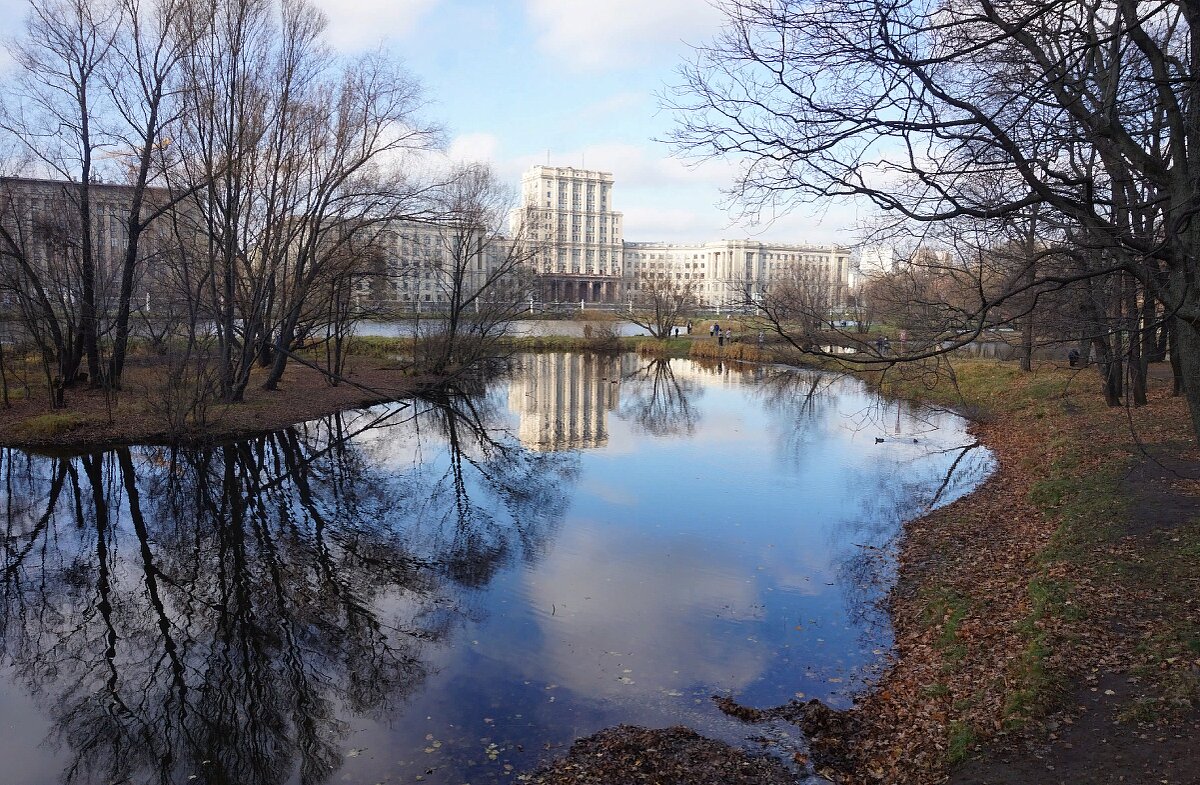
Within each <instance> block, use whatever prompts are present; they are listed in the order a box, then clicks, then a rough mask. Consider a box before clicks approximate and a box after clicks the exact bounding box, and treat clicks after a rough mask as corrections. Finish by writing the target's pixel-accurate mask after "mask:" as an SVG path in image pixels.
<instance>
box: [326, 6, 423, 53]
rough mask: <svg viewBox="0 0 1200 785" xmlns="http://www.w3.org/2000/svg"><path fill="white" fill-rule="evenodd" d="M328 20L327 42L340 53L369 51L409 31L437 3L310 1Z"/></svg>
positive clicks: (401, 36)
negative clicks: (313, 2)
mask: <svg viewBox="0 0 1200 785" xmlns="http://www.w3.org/2000/svg"><path fill="white" fill-rule="evenodd" d="M314 1H315V3H316V5H317V6H318V7H319V8H320V9H321V10H323V11H324V12H325V15H326V16H327V17H328V19H329V41H330V43H332V44H333V45H334V47H336V48H337V49H339V50H341V51H343V52H357V51H362V50H364V49H372V48H374V47H376V46H379V45H380V44H381V43H383V42H384V41H387V40H389V39H395V38H403V37H404V36H406V35H408V34H409V33H411V32H412V31H413V29H414V28H415V27H416V25H417V23H418V22H420V21H421V18H422V17H423V16H425V14H427V13H428V12H429V11H430V10H431V9H432V8H433V7H434V6H435V5H437V3H438V0H353V2H336V0H314Z"/></svg>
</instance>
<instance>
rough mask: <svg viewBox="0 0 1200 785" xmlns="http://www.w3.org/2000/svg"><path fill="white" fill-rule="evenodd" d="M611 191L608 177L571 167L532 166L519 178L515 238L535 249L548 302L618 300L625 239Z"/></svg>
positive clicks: (537, 267)
mask: <svg viewBox="0 0 1200 785" xmlns="http://www.w3.org/2000/svg"><path fill="white" fill-rule="evenodd" d="M612 190H613V176H612V173H610V172H596V171H590V170H586V169H575V168H573V167H569V166H568V167H557V166H535V167H533V168H532V169H529V170H528V171H526V172H525V174H524V175H523V176H522V177H521V207H520V208H518V209H517V210H516V211H514V213H513V216H512V229H513V234H514V237H515V238H519V239H520V241H523V242H527V243H531V244H533V245H534V246H535V247H536V248H537V254H536V256H535V267H536V270H537V272H538V273H539V274H540V275H541V277H542V281H543V289H544V290H543V297H544V298H545V299H546V300H548V301H551V302H578V301H580V300H583V301H587V302H610V303H611V302H618V301H619V300H620V298H621V263H622V247H623V242H622V239H623V238H622V227H621V214H620V213H618V212H616V211H614V210H613V209H612V205H613V200H612Z"/></svg>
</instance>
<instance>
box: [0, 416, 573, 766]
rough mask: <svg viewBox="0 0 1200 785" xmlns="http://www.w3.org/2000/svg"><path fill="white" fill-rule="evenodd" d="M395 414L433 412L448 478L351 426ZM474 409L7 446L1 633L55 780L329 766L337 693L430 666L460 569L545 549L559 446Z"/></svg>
mask: <svg viewBox="0 0 1200 785" xmlns="http://www.w3.org/2000/svg"><path fill="white" fill-rule="evenodd" d="M409 418H415V419H416V420H417V421H418V424H419V423H420V422H429V421H433V422H436V423H438V427H439V428H440V429H441V430H442V432H443V435H444V437H445V438H444V441H442V442H441V449H440V455H439V456H437V458H436V459H430V458H429V456H428V455H426V456H425V458H426V459H429V460H433V461H434V462H439V464H440V465H448V466H450V467H451V468H450V469H449V470H448V473H449V477H450V478H451V482H450V486H451V492H450V493H449V494H448V495H443V494H442V493H441V490H440V489H439V488H434V489H433V493H431V494H422V491H421V487H420V482H419V479H418V480H417V481H414V479H413V478H414V477H415V478H420V477H421V476H423V474H424V473H425V471H426V466H425V464H424V463H423V462H422V461H418V460H414V463H413V464H411V465H409V466H407V467H404V466H401V467H395V466H392V467H387V466H382V465H381V464H380V463H379V462H378V461H375V460H373V459H372V457H371V455H370V451H369V450H367V449H364V448H363V446H362V445H360V444H359V443H358V440H357V439H355V438H353V437H354V436H355V435H356V433H357V432H358V431H361V430H374V429H378V428H380V427H382V426H385V425H399V424H400V422H401V421H402V420H405V419H409ZM486 420H487V412H485V411H482V410H479V409H473V408H472V407H471V406H470V405H469V403H467V404H466V405H464V401H461V400H449V399H447V400H442V401H431V402H424V403H420V404H416V405H414V406H413V407H411V408H408V409H398V410H391V411H390V412H388V413H386V414H385V415H384V416H383V417H382V418H381V419H380V418H378V417H376V416H374V415H372V416H369V417H368V416H363V415H360V416H354V417H351V418H349V419H347V418H343V417H340V416H339V417H332V418H328V419H326V420H322V421H319V422H315V423H310V424H307V425H303V426H298V427H295V428H290V429H287V430H285V431H280V432H278V433H274V434H270V435H268V436H263V437H259V438H256V439H251V440H247V441H242V442H237V443H234V444H230V445H221V446H213V447H208V448H199V449H189V450H184V449H170V448H152V449H149V448H138V449H130V448H122V449H117V450H113V451H110V452H106V453H97V454H90V455H83V456H77V457H60V458H51V457H39V456H32V455H29V454H27V453H23V452H19V451H12V450H8V451H3V452H0V481H2V482H3V488H2V489H0V499H2V500H3V509H4V524H5V528H4V531H3V535H0V555H2V558H3V568H4V580H3V587H2V592H3V599H2V601H3V608H2V611H0V647H2V651H0V653H2V654H3V655H4V656H5V658H6V660H8V661H9V662H10V663H11V665H12V668H13V670H14V672H15V673H16V674H17V677H18V678H19V679H20V680H21V681H23V682H24V683H25V684H26V685H27V688H28V689H29V691H30V692H31V693H32V695H33V696H34V697H35V699H36V701H37V702H38V703H39V704H40V705H41V706H43V707H44V710H45V711H46V713H47V714H48V716H49V718H50V720H51V722H52V727H53V730H52V735H51V739H50V741H51V742H52V743H54V744H55V745H56V746H58V747H60V748H61V749H62V750H64V752H65V755H66V768H65V770H64V773H63V775H62V780H63V781H64V782H67V783H75V782H79V783H87V782H126V781H134V782H160V783H176V782H185V781H188V778H189V777H190V776H191V775H198V777H200V778H202V779H201V781H207V782H209V783H248V784H252V785H258V784H259V783H262V784H264V785H265V784H267V783H280V782H286V781H289V780H291V779H293V778H298V779H299V780H300V781H301V782H305V783H319V782H323V781H326V780H327V779H329V777H330V775H331V774H332V773H333V772H334V771H335V770H336V769H337V768H338V767H339V766H340V764H341V761H342V755H343V750H342V743H343V741H344V735H345V730H346V724H345V717H346V713H347V712H352V713H369V712H380V711H385V710H387V709H388V708H389V707H391V706H393V705H395V704H396V703H397V702H400V701H403V700H404V699H405V698H406V696H408V695H409V694H410V693H411V692H412V691H413V690H414V689H416V688H417V687H418V686H419V685H420V684H421V683H422V681H423V680H424V679H425V677H426V667H427V666H426V664H425V663H426V660H427V656H426V649H427V648H428V647H429V646H435V645H437V644H438V643H439V642H440V641H443V640H444V639H445V638H446V636H447V635H448V634H449V632H450V631H451V630H452V629H453V627H454V624H455V623H456V619H457V618H458V614H460V613H461V612H462V609H461V603H460V602H459V600H458V599H457V597H456V593H455V590H454V589H453V585H454V582H458V583H462V584H467V585H478V584H480V583H483V582H486V581H487V580H489V579H490V578H491V576H492V575H493V574H494V572H495V569H496V568H497V566H498V565H499V564H500V563H501V562H502V557H501V556H500V555H505V556H506V555H508V554H511V553H513V552H516V551H520V550H524V551H526V552H527V553H531V554H536V553H538V552H540V550H541V549H542V548H543V547H544V539H545V538H546V537H547V536H549V535H550V534H551V533H552V531H553V529H554V525H555V524H556V521H557V518H558V517H560V516H561V512H562V509H563V504H564V502H562V501H561V499H562V498H563V497H564V495H565V494H563V493H562V489H561V487H560V486H561V483H563V482H564V481H566V480H568V479H569V477H570V471H569V469H570V467H569V466H568V467H566V468H565V469H564V467H562V466H558V465H557V463H562V459H561V458H558V459H556V456H555V455H553V454H543V455H536V456H529V455H528V454H526V453H524V451H522V450H520V449H519V448H516V447H514V446H512V445H509V444H505V443H504V442H503V440H502V439H500V438H496V437H494V436H493V435H491V434H490V433H489V431H488V427H487V426H488V423H487V421H486ZM404 427H405V428H408V429H411V428H412V424H411V423H410V424H408V425H406V426H404ZM426 449H427V450H431V449H432V447H431V445H430V444H429V440H426ZM556 460H557V463H556ZM483 496H490V497H491V499H492V500H493V501H498V502H499V503H500V506H502V507H503V510H504V514H503V515H502V514H499V513H497V512H494V511H493V512H488V510H487V508H488V505H489V503H490V502H488V501H484V500H483V499H482V498H481V497H483ZM420 515H426V516H429V515H432V516H433V517H436V518H439V519H441V520H446V521H449V522H451V523H452V526H451V528H452V530H453V536H452V537H450V538H448V539H447V538H443V537H442V536H441V534H440V530H439V531H428V530H426V529H424V528H422V527H421V526H417V525H414V521H415V519H416V517H417V516H420ZM498 554H500V555H498Z"/></svg>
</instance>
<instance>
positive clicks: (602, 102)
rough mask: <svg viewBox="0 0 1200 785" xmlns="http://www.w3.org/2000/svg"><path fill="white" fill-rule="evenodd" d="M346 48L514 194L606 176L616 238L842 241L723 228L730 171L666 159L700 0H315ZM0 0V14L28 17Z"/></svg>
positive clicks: (722, 165)
mask: <svg viewBox="0 0 1200 785" xmlns="http://www.w3.org/2000/svg"><path fill="white" fill-rule="evenodd" d="M314 2H316V4H317V5H318V6H320V7H321V8H323V9H324V10H325V12H326V14H327V15H328V17H329V36H330V40H331V41H332V43H333V44H334V45H335V46H336V47H337V48H338V49H339V50H341V51H342V52H344V53H346V54H354V53H357V52H361V51H364V50H370V49H375V48H377V47H381V46H382V47H385V48H387V49H389V50H390V51H392V52H393V53H394V54H395V55H397V56H398V57H399V58H400V59H401V61H402V62H403V63H404V64H405V65H406V67H407V68H408V70H409V71H411V72H412V74H413V75H414V76H415V77H416V79H417V80H418V81H419V82H420V83H421V84H422V85H424V87H425V90H426V92H427V94H428V96H429V98H430V99H431V104H430V106H429V108H428V110H427V111H428V115H429V119H431V120H433V121H434V122H436V123H438V124H440V125H442V126H443V127H444V128H445V129H446V136H447V142H448V145H449V150H448V152H449V154H450V155H451V156H453V157H455V158H457V159H470V160H483V161H488V162H490V163H492V164H493V165H494V167H495V168H496V170H497V172H498V173H499V174H500V176H501V177H502V178H504V179H505V180H506V181H508V182H511V183H512V185H513V187H514V188H516V187H517V186H519V184H520V175H521V172H522V171H524V170H525V169H526V168H528V167H529V166H532V165H535V164H545V163H547V162H549V163H550V164H552V165H556V166H575V167H584V168H589V169H601V170H604V171H609V172H612V173H613V175H614V177H615V179H616V185H615V188H616V190H615V193H614V205H615V207H616V209H617V210H620V211H621V212H623V213H624V214H625V239H627V240H633V241H638V240H643V241H646V240H664V241H689V240H690V241H702V240H715V239H718V238H740V237H756V238H759V239H766V240H778V241H784V242H787V241H790V242H821V243H824V242H841V243H844V244H851V243H852V242H853V241H854V234H853V226H854V225H855V224H856V223H857V221H856V216H855V213H854V210H853V209H852V208H850V207H848V206H845V205H829V204H826V205H819V206H812V205H805V206H801V207H800V208H798V209H796V210H795V211H794V212H793V213H791V214H789V215H786V216H783V217H780V218H777V219H776V220H775V221H774V222H772V223H771V224H770V225H759V226H749V225H746V224H744V223H736V222H735V221H734V218H733V214H732V213H731V212H730V211H729V210H727V209H725V208H724V207H723V206H722V201H723V199H722V194H721V188H722V186H727V185H728V184H729V183H730V180H731V172H732V168H731V163H730V162H717V163H709V164H705V165H703V166H701V167H699V168H693V167H689V166H687V165H685V164H684V163H683V162H681V161H680V160H677V159H675V158H672V157H671V151H670V150H669V149H668V147H667V146H666V145H664V144H663V143H661V142H656V141H654V140H655V139H656V138H663V137H665V136H666V134H667V132H668V131H669V130H670V127H671V118H670V116H669V115H668V114H667V113H666V112H664V111H662V110H660V108H659V105H658V98H657V97H656V95H657V94H660V93H662V92H663V91H664V90H665V88H666V86H667V85H668V84H670V83H671V82H672V81H673V79H674V74H675V69H676V68H677V66H678V65H679V64H680V63H681V62H682V61H683V60H684V59H685V58H687V57H688V56H689V54H690V51H691V50H690V49H689V46H688V44H689V43H690V44H698V43H705V42H706V41H708V40H709V39H710V38H711V37H712V36H713V34H714V33H716V32H717V30H719V29H720V25H721V14H720V13H719V12H718V11H717V10H716V9H714V8H713V7H712V6H711V5H710V4H709V0H314ZM27 8H28V5H27V0H0V15H2V16H0V18H5V19H9V20H11V22H12V23H11V24H10V25H9V26H8V30H7V32H8V34H9V35H15V34H18V32H19V29H20V28H19V25H18V24H16V23H15V22H16V20H18V19H22V18H23V17H24V16H25V15H26V13H27Z"/></svg>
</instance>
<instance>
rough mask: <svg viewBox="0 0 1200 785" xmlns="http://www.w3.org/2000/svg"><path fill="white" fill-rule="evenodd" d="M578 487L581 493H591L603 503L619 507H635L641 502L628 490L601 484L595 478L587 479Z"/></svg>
mask: <svg viewBox="0 0 1200 785" xmlns="http://www.w3.org/2000/svg"><path fill="white" fill-rule="evenodd" d="M576 487H578V488H579V491H580V492H581V493H590V494H591V495H592V496H595V497H596V498H597V499H600V500H601V501H603V502H606V503H608V504H612V505H616V506H619V507H634V506H636V505H637V503H638V501H639V500H638V498H637V496H636V495H635V494H632V493H630V492H629V490H627V489H626V488H622V487H620V486H618V485H614V484H612V483H604V482H601V481H599V480H597V479H596V478H594V477H585V478H584V479H583V480H581V481H580V482H579V484H578V485H577V486H576Z"/></svg>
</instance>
